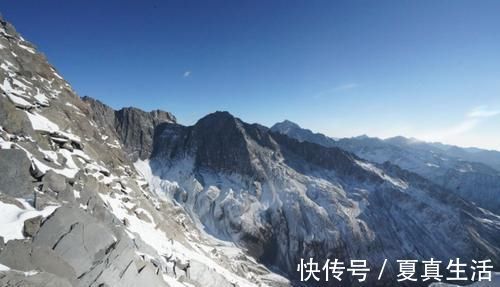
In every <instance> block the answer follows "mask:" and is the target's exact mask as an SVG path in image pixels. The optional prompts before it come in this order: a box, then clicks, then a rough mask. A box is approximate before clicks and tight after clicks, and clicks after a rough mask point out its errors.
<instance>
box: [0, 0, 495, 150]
mask: <svg viewBox="0 0 500 287" xmlns="http://www.w3.org/2000/svg"><path fill="white" fill-rule="evenodd" d="M89 3H90V1H62V0H58V1H26V0H16V1H2V3H1V4H0V11H1V12H2V14H3V15H4V17H5V18H6V19H7V20H9V21H10V22H12V23H13V24H14V25H15V26H16V28H17V29H18V30H19V32H21V33H22V34H23V35H24V36H25V38H27V39H28V40H30V41H32V42H34V43H35V44H36V45H37V46H38V48H39V49H40V50H41V51H43V52H44V53H45V54H46V55H47V56H48V58H49V60H50V61H51V63H53V64H54V65H55V66H56V68H57V69H58V70H59V71H60V73H61V74H62V75H63V76H64V77H65V78H66V79H67V80H68V81H69V82H70V83H71V84H72V86H73V88H74V89H75V90H76V91H77V92H78V93H79V94H80V95H81V96H83V95H89V96H93V97H95V98H98V99H100V100H102V101H104V102H105V103H107V104H109V105H111V106H113V107H114V108H120V107H123V106H137V107H140V108H143V109H146V110H151V109H156V108H160V109H165V110H168V111H171V112H173V113H174V114H175V115H176V116H177V117H178V119H179V120H180V122H181V123H183V124H192V123H194V122H195V121H196V120H197V119H198V118H200V117H202V116H204V115H205V114H207V113H210V112H213V111H216V110H228V111H230V112H231V113H233V114H234V115H236V116H238V117H240V118H242V119H243V120H245V121H248V122H259V123H261V124H264V125H268V126H270V125H272V124H273V123H275V122H277V121H281V120H283V119H290V120H292V121H295V122H297V123H299V124H300V125H302V126H304V127H307V128H310V129H312V130H315V131H319V132H323V133H325V134H327V135H330V136H334V137H343V136H355V135H360V134H368V135H371V136H379V137H389V136H395V135H405V136H413V137H417V138H420V139H424V140H430V141H442V142H446V143H452V144H457V145H461V146H478V147H484V148H490V149H498V150H500V132H499V131H500V32H499V29H500V17H498V15H499V13H500V1H482V0H481V1H461V0H453V1H452V0H447V1H425V0H422V1H405V0H402V1H396V0H394V1H305V0H302V1H293V0H283V1H256V0H254V1H250V0H248V1H245V0H242V1H231V0H227V1H191V0H174V1H160V0H157V1H93V3H92V5H91V4H89Z"/></svg>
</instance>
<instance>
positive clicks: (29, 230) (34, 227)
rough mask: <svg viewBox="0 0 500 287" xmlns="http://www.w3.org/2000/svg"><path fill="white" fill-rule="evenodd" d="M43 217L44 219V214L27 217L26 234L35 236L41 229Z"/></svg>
mask: <svg viewBox="0 0 500 287" xmlns="http://www.w3.org/2000/svg"><path fill="white" fill-rule="evenodd" d="M42 219H43V217H42V216H37V217H33V218H30V219H26V220H25V221H24V228H23V234H24V236H27V237H33V236H34V235H35V234H36V233H37V232H38V230H39V229H40V225H41V224H42Z"/></svg>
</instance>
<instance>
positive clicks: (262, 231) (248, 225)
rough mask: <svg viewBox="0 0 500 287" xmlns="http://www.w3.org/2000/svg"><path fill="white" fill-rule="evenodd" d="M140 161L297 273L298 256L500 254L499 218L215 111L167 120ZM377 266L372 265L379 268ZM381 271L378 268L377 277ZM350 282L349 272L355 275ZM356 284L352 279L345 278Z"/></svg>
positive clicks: (214, 228) (196, 208) (342, 154)
mask: <svg viewBox="0 0 500 287" xmlns="http://www.w3.org/2000/svg"><path fill="white" fill-rule="evenodd" d="M136 166H137V167H138V168H139V170H142V171H143V172H144V173H145V174H148V177H147V178H148V180H149V182H150V185H151V187H152V188H153V190H156V192H157V193H158V194H166V195H167V196H168V197H170V198H174V199H175V200H176V201H177V202H179V203H180V204H182V205H183V206H184V207H185V209H186V210H187V211H188V212H189V213H190V214H191V216H192V217H193V218H195V220H199V221H200V222H201V223H203V224H204V226H205V228H206V229H207V230H208V231H209V232H211V233H212V234H214V235H215V236H217V237H219V238H222V239H226V240H232V241H235V242H238V243H239V244H241V245H242V246H245V247H246V248H247V250H248V252H249V254H251V255H252V256H254V257H256V258H258V259H259V260H260V261H261V262H264V263H266V264H267V265H269V266H274V267H277V268H279V269H280V270H282V271H284V272H286V273H287V274H288V275H289V276H290V277H292V278H293V277H294V276H297V272H296V268H297V263H298V262H299V261H300V258H309V257H314V258H316V259H317V260H318V261H322V260H326V259H328V258H339V259H342V260H343V261H349V260H350V259H359V258H361V259H367V260H368V261H369V262H370V263H371V264H372V266H380V265H381V264H382V262H383V260H384V259H385V258H387V259H389V262H391V264H393V265H392V266H390V267H389V272H388V275H387V276H388V277H387V278H385V279H384V280H382V281H380V282H377V280H375V279H376V278H373V277H372V278H370V280H369V283H370V286H375V285H376V284H379V285H380V284H382V285H383V286H390V285H395V281H391V279H390V277H391V276H392V278H395V276H396V274H395V272H396V271H397V270H398V266H397V265H396V260H398V259H400V258H412V259H413V258H414V259H419V260H425V258H431V257H433V258H440V259H442V260H444V261H447V260H448V259H449V258H455V257H461V258H464V259H466V258H469V259H472V258H473V257H477V256H479V257H487V258H491V259H492V260H494V261H495V262H499V260H500V246H499V245H498V242H499V241H498V240H499V239H500V228H499V226H500V225H499V224H500V218H499V217H498V216H497V215H494V214H492V213H489V212H487V211H484V210H482V209H479V208H477V207H475V206H474V205H472V204H469V203H467V202H465V201H464V200H462V199H461V198H459V197H457V196H455V195H454V194H453V193H451V192H449V191H448V190H445V189H443V188H442V187H440V186H438V185H436V184H434V183H432V182H430V181H428V180H426V179H424V178H422V177H421V176H418V175H416V174H414V173H411V172H407V171H405V170H402V169H400V168H399V167H397V166H394V165H391V164H389V163H387V164H385V165H377V164H372V163H370V162H367V161H364V160H362V159H360V158H358V157H357V156H355V155H354V154H351V153H349V152H346V151H344V150H342V149H339V148H335V147H334V148H327V147H323V146H321V145H317V144H313V143H309V142H299V141H297V140H294V139H291V138H289V137H287V136H284V135H281V134H279V133H273V132H271V131H270V130H269V129H267V128H264V127H261V126H258V125H250V124H246V123H244V122H242V121H241V120H239V119H237V118H234V117H232V116H231V115H230V114H228V113H223V112H217V113H214V114H210V115H208V116H206V117H205V118H203V119H201V120H199V121H198V122H197V123H196V124H195V125H194V126H190V127H183V126H180V125H176V124H165V125H160V126H159V127H158V128H157V131H156V134H155V143H154V149H153V154H152V158H151V159H150V160H149V161H146V162H138V163H137V164H136ZM372 275H373V274H372ZM375 275H376V274H375ZM347 280H349V279H347ZM347 284H353V286H355V285H356V284H357V283H356V282H349V283H347Z"/></svg>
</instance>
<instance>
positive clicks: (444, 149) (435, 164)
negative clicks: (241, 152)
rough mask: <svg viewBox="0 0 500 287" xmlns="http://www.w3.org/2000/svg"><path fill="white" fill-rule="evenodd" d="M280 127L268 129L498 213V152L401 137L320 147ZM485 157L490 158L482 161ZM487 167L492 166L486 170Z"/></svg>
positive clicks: (296, 131) (296, 129)
mask: <svg viewBox="0 0 500 287" xmlns="http://www.w3.org/2000/svg"><path fill="white" fill-rule="evenodd" d="M281 126H282V124H276V125H275V126H273V127H272V128H271V129H272V130H273V131H276V132H279V133H282V134H286V135H288V136H290V137H293V138H296V139H298V140H300V141H304V140H305V141H310V142H315V143H319V144H322V145H325V146H329V147H340V148H342V149H344V150H347V151H350V152H352V153H354V154H356V155H357V156H359V157H360V158H363V159H366V160H368V161H371V162H375V163H380V164H383V163H384V162H386V161H388V162H390V163H392V164H395V165H398V166H400V167H401V168H403V169H406V170H408V171H411V172H415V173H417V174H419V175H421V176H423V177H425V178H427V179H429V180H431V181H433V182H434V183H436V184H438V185H441V186H443V187H444V188H446V189H449V190H450V191H451V192H454V193H455V194H457V195H459V196H461V197H463V198H464V199H466V200H470V201H473V202H475V203H476V204H478V205H479V206H480V207H483V208H487V209H489V210H491V211H493V212H495V213H497V214H498V213H500V196H498V195H499V194H500V170H499V169H498V167H497V165H496V164H495V158H499V159H500V152H495V151H485V150H478V149H477V150H474V152H472V151H468V150H467V149H462V148H458V147H454V146H448V145H442V144H435V143H426V142H422V141H418V140H415V139H407V138H404V137H394V138H389V139H386V140H382V139H378V138H372V137H367V136H359V137H353V138H343V139H338V140H333V139H330V141H329V142H328V143H327V144H324V140H323V137H324V136H323V135H321V137H316V136H314V137H311V138H307V139H304V138H303V137H302V136H297V135H301V134H303V133H306V134H309V133H308V130H306V129H302V128H301V127H299V126H298V125H289V126H291V127H293V128H291V129H287V130H284V129H281V128H280V127H281ZM485 154H489V155H491V156H489V157H486V156H485ZM486 158H488V160H485V159H486ZM490 163H491V164H493V165H492V166H490V165H489V164H490Z"/></svg>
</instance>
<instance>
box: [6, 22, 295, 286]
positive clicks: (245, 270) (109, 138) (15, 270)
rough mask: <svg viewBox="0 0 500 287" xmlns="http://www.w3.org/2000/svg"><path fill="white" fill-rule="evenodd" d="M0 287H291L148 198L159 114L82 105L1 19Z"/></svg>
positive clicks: (166, 118) (169, 205)
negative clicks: (140, 164) (144, 164)
mask: <svg viewBox="0 0 500 287" xmlns="http://www.w3.org/2000/svg"><path fill="white" fill-rule="evenodd" d="M0 93H1V95H0V147H1V149H0V286H261V285H262V286H280V285H281V284H283V286H287V285H288V283H286V282H287V280H285V279H284V278H282V277H280V276H277V275H274V274H272V273H271V272H269V271H268V270H267V268H265V267H264V266H262V265H260V264H257V263H255V261H254V260H253V259H252V258H249V257H248V256H246V255H245V254H244V253H243V252H242V251H241V250H240V249H238V248H236V247H235V246H234V245H231V244H227V243H225V242H220V241H218V240H217V239H214V238H212V237H209V236H207V235H206V234H205V233H204V232H200V231H199V230H198V229H197V228H196V226H195V225H194V224H193V222H192V221H191V220H190V218H189V216H188V215H187V214H186V213H185V212H184V210H183V209H182V208H180V207H179V206H177V205H175V204H174V203H173V201H172V200H165V199H161V198H159V196H157V195H156V194H154V193H151V191H150V189H149V188H148V184H147V182H146V180H145V179H144V177H143V176H142V175H140V174H139V173H138V172H137V171H136V169H135V168H134V166H133V164H132V160H137V159H146V158H148V157H149V154H150V153H151V148H152V139H153V132H154V126H155V125H157V124H159V123H174V122H175V117H174V116H173V115H172V114H170V113H167V112H162V111H153V112H150V113H146V112H143V111H140V110H138V109H133V108H129V109H123V110H121V111H116V112H115V111H113V110H111V109H110V108H108V107H106V106H104V105H102V104H100V103H98V102H97V101H93V100H90V99H89V98H86V99H84V100H82V99H80V98H79V97H78V96H77V95H76V94H75V92H74V91H73V90H72V89H71V87H70V86H69V84H68V83H67V82H66V81H65V80H64V79H63V78H62V77H61V76H60V75H59V74H58V73H57V72H56V70H55V69H54V67H52V66H51V65H50V64H49V63H48V62H47V59H46V58H45V57H44V56H43V55H42V54H41V53H39V52H38V51H37V50H36V48H35V46H34V45H32V44H31V43H29V42H27V41H26V40H24V39H23V38H22V37H21V36H20V35H19V34H18V33H17V32H16V31H15V29H14V28H13V26H12V25H10V24H9V23H7V22H5V21H4V20H1V21H0Z"/></svg>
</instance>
